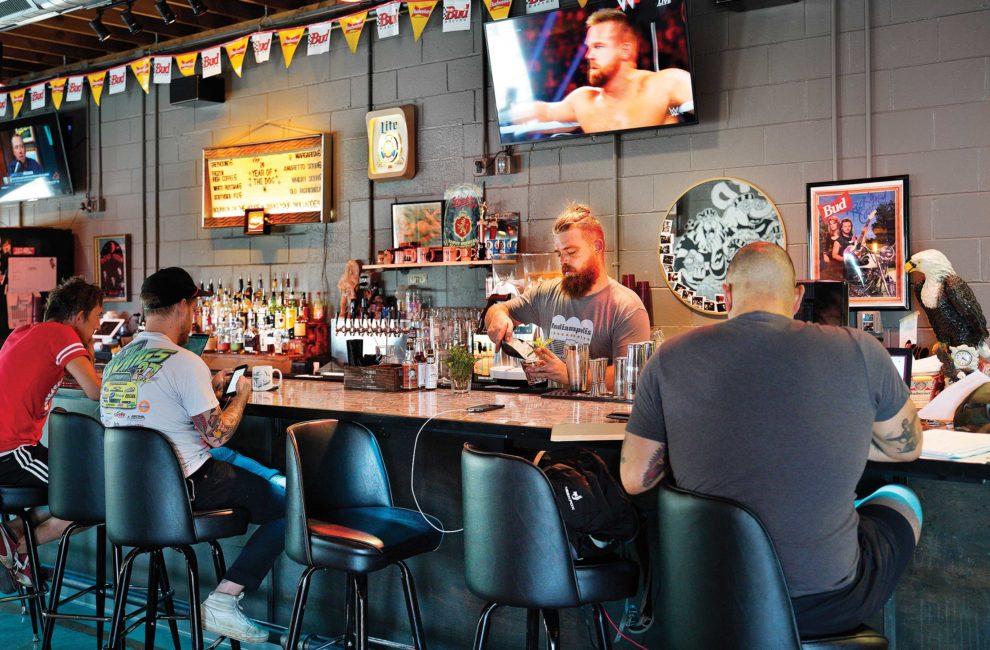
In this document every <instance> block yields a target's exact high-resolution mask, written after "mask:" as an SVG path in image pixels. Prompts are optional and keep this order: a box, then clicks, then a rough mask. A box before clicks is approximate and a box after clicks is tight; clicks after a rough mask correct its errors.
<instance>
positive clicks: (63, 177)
mask: <svg viewBox="0 0 990 650" xmlns="http://www.w3.org/2000/svg"><path fill="white" fill-rule="evenodd" d="M0 158H2V160H0V164H2V170H0V171H2V172H3V175H2V176H0V181H2V182H0V202H10V201H31V200H34V199H44V198H49V197H53V196H60V195H65V194H72V180H71V179H70V178H69V165H68V161H67V159H66V155H65V145H64V143H63V140H62V128H61V123H60V122H59V119H58V115H57V114H56V113H43V114H41V115H32V116H30V117H24V118H21V119H18V120H11V121H10V122H3V123H0Z"/></svg>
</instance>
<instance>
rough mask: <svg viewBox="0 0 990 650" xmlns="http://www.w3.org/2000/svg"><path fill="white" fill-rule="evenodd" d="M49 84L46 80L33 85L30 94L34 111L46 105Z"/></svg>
mask: <svg viewBox="0 0 990 650" xmlns="http://www.w3.org/2000/svg"><path fill="white" fill-rule="evenodd" d="M47 86H48V84H46V83H44V82H42V83H40V84H35V85H33V86H31V88H30V94H31V110H32V111H35V110H38V109H39V108H44V107H45V95H47V93H46V92H45V88H47Z"/></svg>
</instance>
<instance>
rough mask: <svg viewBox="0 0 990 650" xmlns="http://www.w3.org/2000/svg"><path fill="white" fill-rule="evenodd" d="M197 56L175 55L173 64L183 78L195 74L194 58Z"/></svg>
mask: <svg viewBox="0 0 990 650" xmlns="http://www.w3.org/2000/svg"><path fill="white" fill-rule="evenodd" d="M198 56H199V52H186V53H185V54H176V55H175V63H176V65H178V66H179V72H181V73H182V76H183V77H188V76H189V75H191V74H193V73H194V72H196V57H198Z"/></svg>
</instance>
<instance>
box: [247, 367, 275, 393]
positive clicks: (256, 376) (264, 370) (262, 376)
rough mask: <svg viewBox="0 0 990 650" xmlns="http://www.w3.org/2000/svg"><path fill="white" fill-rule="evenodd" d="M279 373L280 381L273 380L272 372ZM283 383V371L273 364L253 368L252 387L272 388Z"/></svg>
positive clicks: (255, 388) (259, 389) (258, 388)
mask: <svg viewBox="0 0 990 650" xmlns="http://www.w3.org/2000/svg"><path fill="white" fill-rule="evenodd" d="M273 373H278V383H276V382H274V381H273V377H272V374H273ZM281 385H282V371H281V370H279V369H278V368H272V367H271V366H255V367H254V368H251V389H252V390H255V391H259V392H260V391H264V390H271V389H273V388H278V387H279V386H281Z"/></svg>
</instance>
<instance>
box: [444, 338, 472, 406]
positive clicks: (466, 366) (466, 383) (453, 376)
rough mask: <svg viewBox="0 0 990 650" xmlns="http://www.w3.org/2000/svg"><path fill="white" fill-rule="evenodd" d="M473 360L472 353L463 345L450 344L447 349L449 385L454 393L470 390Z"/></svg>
mask: <svg viewBox="0 0 990 650" xmlns="http://www.w3.org/2000/svg"><path fill="white" fill-rule="evenodd" d="M474 361H475V359H474V354H473V353H472V352H471V350H470V349H469V348H467V347H465V346H463V345H452V346H450V349H449V350H448V351H447V368H448V369H449V371H450V387H451V388H453V390H454V394H455V395H458V394H462V393H467V392H470V390H471V374H472V373H473V372H474Z"/></svg>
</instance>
